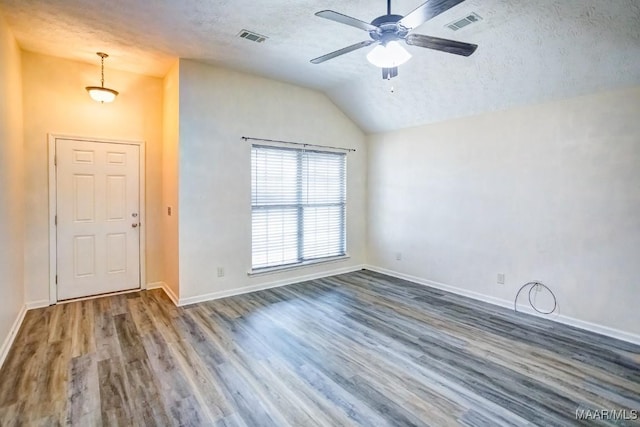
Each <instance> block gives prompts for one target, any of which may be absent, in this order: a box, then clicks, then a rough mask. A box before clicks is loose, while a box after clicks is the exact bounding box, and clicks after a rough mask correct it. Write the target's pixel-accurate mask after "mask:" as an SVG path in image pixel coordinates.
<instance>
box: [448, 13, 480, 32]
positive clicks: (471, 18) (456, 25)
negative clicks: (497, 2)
mask: <svg viewBox="0 0 640 427" xmlns="http://www.w3.org/2000/svg"><path fill="white" fill-rule="evenodd" d="M479 21H482V17H480V15H478V14H477V13H475V12H472V13H471V14H470V15H467V16H465V17H464V18H462V19H458V20H456V21H453V22H451V23H449V24H447V25H445V27H447V28H450V29H452V30H453V31H458V30H459V29H461V28H464V27H466V26H467V25H471V24H475V23H476V22H479Z"/></svg>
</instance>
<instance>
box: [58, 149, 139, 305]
mask: <svg viewBox="0 0 640 427" xmlns="http://www.w3.org/2000/svg"><path fill="white" fill-rule="evenodd" d="M139 155H140V154H139V147H138V146H137V145H129V144H115V143H106V142H91V141H77V140H64V139H57V140H56V163H57V167H56V181H57V187H56V198H57V200H56V205H57V228H56V232H57V274H58V278H57V279H58V282H57V283H58V285H57V296H58V300H64V299H69V298H78V297H84V296H89V295H97V294H103V293H107V292H116V291H123V290H127V289H135V288H139V287H140V234H139V233H140V232H139V230H140V227H139V225H140V224H139V223H140V217H139V213H140V211H139V191H140V180H139V167H140V166H139Z"/></svg>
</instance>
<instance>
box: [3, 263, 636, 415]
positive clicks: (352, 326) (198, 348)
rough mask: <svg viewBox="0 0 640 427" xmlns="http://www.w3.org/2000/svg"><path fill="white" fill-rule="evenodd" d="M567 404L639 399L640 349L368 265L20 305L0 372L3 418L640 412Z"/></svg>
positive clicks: (627, 405)
mask: <svg viewBox="0 0 640 427" xmlns="http://www.w3.org/2000/svg"><path fill="white" fill-rule="evenodd" d="M577 409H580V410H597V409H606V410H626V411H628V412H627V413H626V414H627V415H632V414H633V412H631V411H633V410H636V411H637V410H640V347H638V346H634V345H631V344H627V343H624V342H621V341H617V340H613V339H610V338H606V337H602V336H598V335H595V334H591V333H588V332H585V331H581V330H578V329H574V328H570V327H567V326H563V325H560V324H557V323H553V322H550V321H547V320H544V319H539V318H534V317H531V316H527V315H524V314H514V313H513V312H511V311H509V310H506V309H501V308H497V307H494V306H491V305H488V304H484V303H480V302H477V301H474V300H471V299H467V298H463V297H460V296H455V295H452V294H449V293H445V292H442V291H439V290H434V289H430V288H427V287H423V286H420V285H416V284H412V283H410V282H406V281H402V280H398V279H394V278H390V277H388V276H384V275H380V274H377V273H372V272H369V271H360V272H356V273H349V274H344V275H340V276H334V277H330V278H326V279H320V280H313V281H309V282H304V283H300V284H296V285H291V286H287V287H282V288H277V289H271V290H266V291H260V292H256V293H253V294H247V295H241V296H236V297H231V298H226V299H223V300H217V301H212V302H207V303H200V304H195V305H192V306H188V307H184V308H176V307H175V306H173V304H172V303H171V302H170V301H169V299H168V298H167V297H166V296H165V295H164V293H162V291H159V290H154V291H146V292H139V293H133V294H127V295H119V296H112V297H105V298H100V299H95V300H89V301H82V302H74V303H69V304H60V305H56V306H52V307H48V308H44V309H39V310H33V311H29V312H28V313H27V316H26V318H25V320H24V323H23V325H22V328H21V330H20V332H19V334H18V336H17V338H16V341H15V344H14V345H13V348H12V349H11V351H10V354H9V356H8V358H7V360H6V362H5V364H4V366H3V367H2V369H1V370H0V425H1V426H12V425H65V424H72V425H79V426H92V425H160V426H167V425H206V426H218V427H222V426H249V427H252V426H342V425H361V426H368V427H369V426H391V425H393V426H405V425H417V426H422V425H432V426H453V425H469V426H499V425H540V426H566V425H574V424H580V423H583V424H584V425H594V424H595V425H608V424H611V425H638V421H637V420H635V421H634V420H619V421H616V422H617V424H614V422H613V421H607V420H590V421H577V420H576V419H575V416H576V410H577ZM628 418H632V416H629V417H628Z"/></svg>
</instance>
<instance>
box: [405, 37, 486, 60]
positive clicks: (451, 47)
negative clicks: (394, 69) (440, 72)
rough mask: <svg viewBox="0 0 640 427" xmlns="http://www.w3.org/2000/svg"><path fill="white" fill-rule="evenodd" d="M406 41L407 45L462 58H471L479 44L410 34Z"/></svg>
mask: <svg viewBox="0 0 640 427" xmlns="http://www.w3.org/2000/svg"><path fill="white" fill-rule="evenodd" d="M406 41H407V44H409V45H412V46H419V47H426V48H427V49H434V50H440V51H442V52H447V53H453V54H454V55H462V56H469V55H471V54H472V53H473V52H475V51H476V49H477V48H478V45H477V44H470V43H463V42H457V41H455V40H447V39H439V38H437V37H431V36H425V35H422V34H409V35H408V36H407V38H406Z"/></svg>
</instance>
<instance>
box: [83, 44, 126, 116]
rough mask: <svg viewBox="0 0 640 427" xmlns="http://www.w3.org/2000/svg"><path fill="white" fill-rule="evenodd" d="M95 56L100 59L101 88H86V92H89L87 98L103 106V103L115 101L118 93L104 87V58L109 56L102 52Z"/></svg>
mask: <svg viewBox="0 0 640 427" xmlns="http://www.w3.org/2000/svg"><path fill="white" fill-rule="evenodd" d="M96 55H98V56H99V57H100V63H101V71H102V74H101V76H102V79H101V80H100V83H101V86H87V87H86V89H87V92H89V96H91V98H93V99H94V100H95V101H98V102H101V103H103V104H104V103H105V102H113V100H114V99H116V96H118V91H115V90H113V89H109V88H106V87H104V58H107V57H108V56H109V55H107V54H106V53H102V52H97V53H96Z"/></svg>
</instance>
